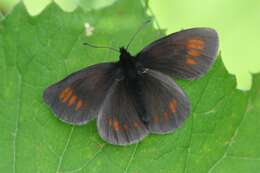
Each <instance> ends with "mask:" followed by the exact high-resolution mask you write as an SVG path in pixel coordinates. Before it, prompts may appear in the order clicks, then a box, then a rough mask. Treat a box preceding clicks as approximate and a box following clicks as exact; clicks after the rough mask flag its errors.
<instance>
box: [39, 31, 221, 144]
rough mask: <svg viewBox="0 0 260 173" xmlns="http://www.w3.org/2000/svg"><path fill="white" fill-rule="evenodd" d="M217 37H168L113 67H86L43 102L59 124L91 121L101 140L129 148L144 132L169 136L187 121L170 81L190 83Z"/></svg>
mask: <svg viewBox="0 0 260 173" xmlns="http://www.w3.org/2000/svg"><path fill="white" fill-rule="evenodd" d="M217 50H218V35H217V33H216V31H215V30H213V29H210V28H192V29H187V30H182V31H180V32H177V33H173V34H170V35H168V36H166V37H163V38H161V39H159V40H157V41H154V42H153V43H151V44H149V45H148V46H146V47H145V48H144V49H143V50H142V51H141V52H139V53H138V54H137V55H135V56H132V55H131V54H130V53H129V52H128V51H127V50H126V49H125V48H123V47H122V48H120V56H119V61H118V62H108V63H102V64H96V65H92V66H89V67H86V68H84V69H82V70H80V71H78V72H75V73H72V74H71V75H69V76H68V77H66V78H65V79H63V80H61V81H59V82H57V83H55V84H53V85H51V86H49V87H48V88H47V89H46V90H45V91H44V94H43V98H44V100H45V102H46V103H47V104H48V105H49V106H50V107H51V109H52V110H53V112H54V113H55V115H56V116H57V117H58V118H59V119H60V120H62V121H64V122H66V123H69V124H74V125H82V124H85V123H87V122H89V121H90V120H92V119H94V118H97V121H96V122H97V129H98V132H99V134H100V136H101V137H102V139H104V140H105V141H107V142H108V143H111V144H116V145H129V144H132V143H136V142H138V141H140V140H142V139H143V138H144V137H145V136H146V135H148V134H149V133H155V134H165V133H170V132H172V131H174V130H175V129H176V128H178V127H179V126H180V125H181V124H182V122H183V121H184V120H185V119H186V118H187V117H188V115H189V112H190V109H191V106H190V103H189V100H188V97H187V96H186V94H185V93H184V92H183V91H182V89H181V88H180V87H179V86H178V85H177V84H176V83H175V81H174V80H173V79H172V78H171V77H170V76H174V77H175V78H181V79H187V80H193V79H196V78H199V77H200V76H202V75H203V74H205V73H206V72H207V71H208V70H209V68H210V67H211V65H212V64H213V63H214V61H215V57H216V54H217Z"/></svg>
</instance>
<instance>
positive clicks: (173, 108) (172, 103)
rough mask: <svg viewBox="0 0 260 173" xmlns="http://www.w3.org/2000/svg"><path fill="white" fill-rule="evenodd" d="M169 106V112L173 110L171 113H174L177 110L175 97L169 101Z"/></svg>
mask: <svg viewBox="0 0 260 173" xmlns="http://www.w3.org/2000/svg"><path fill="white" fill-rule="evenodd" d="M169 108H170V110H171V112H173V113H175V112H176V111H177V101H176V99H173V100H172V101H171V102H170V103H169Z"/></svg>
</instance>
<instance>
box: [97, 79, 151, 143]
mask: <svg viewBox="0 0 260 173" xmlns="http://www.w3.org/2000/svg"><path fill="white" fill-rule="evenodd" d="M130 85H131V84H130ZM137 104H138V101H137V98H136V97H135V95H133V94H132V92H131V88H130V86H129V84H128V83H127V81H126V80H120V81H117V82H116V83H115V84H114V86H113V87H112V88H111V89H110V91H109V95H108V96H107V98H106V99H105V101H104V104H103V106H102V108H101V111H100V113H99V114H98V118H97V127H98V131H99V134H100V136H101V137H102V138H103V139H104V140H105V141H107V142H108V143H111V144H117V145H128V144H132V143H136V142H138V141H140V140H141V139H142V138H144V137H145V136H146V135H147V133H148V130H147V128H146V126H145V125H144V124H143V122H142V121H141V119H140V115H139V114H138V113H139V112H140V111H139V110H138V109H139V106H138V105H137Z"/></svg>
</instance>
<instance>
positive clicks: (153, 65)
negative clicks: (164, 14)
mask: <svg viewBox="0 0 260 173" xmlns="http://www.w3.org/2000/svg"><path fill="white" fill-rule="evenodd" d="M217 50H218V35H217V32H216V31H215V30H213V29H210V28H193V29H187V30H182V31H180V32H177V33H173V34H171V35H168V36H166V37H164V38H161V39H159V40H157V41H155V42H153V43H151V44H150V45H148V46H147V47H145V48H144V49H143V50H142V51H141V52H140V53H139V54H138V55H137V58H138V61H139V62H140V63H141V64H142V65H143V66H144V67H146V68H150V69H154V70H158V71H160V72H163V73H165V74H168V75H174V76H175V77H177V78H182V79H195V78H198V77H200V76H201V75H202V74H204V73H206V72H207V71H208V69H209V68H210V66H211V65H212V63H213V62H214V61H215V58H216V54H217Z"/></svg>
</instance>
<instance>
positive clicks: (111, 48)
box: [83, 43, 119, 52]
mask: <svg viewBox="0 0 260 173" xmlns="http://www.w3.org/2000/svg"><path fill="white" fill-rule="evenodd" d="M83 45H86V46H89V47H93V48H101V49H110V50H113V51H115V52H119V50H117V49H115V48H113V47H109V46H97V45H93V44H90V43H83Z"/></svg>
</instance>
